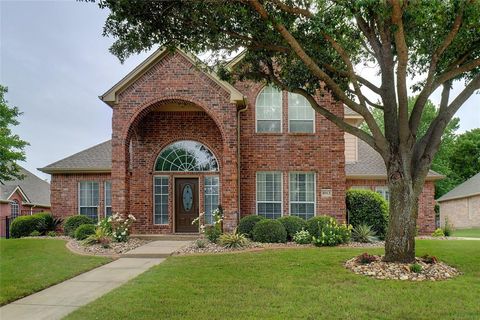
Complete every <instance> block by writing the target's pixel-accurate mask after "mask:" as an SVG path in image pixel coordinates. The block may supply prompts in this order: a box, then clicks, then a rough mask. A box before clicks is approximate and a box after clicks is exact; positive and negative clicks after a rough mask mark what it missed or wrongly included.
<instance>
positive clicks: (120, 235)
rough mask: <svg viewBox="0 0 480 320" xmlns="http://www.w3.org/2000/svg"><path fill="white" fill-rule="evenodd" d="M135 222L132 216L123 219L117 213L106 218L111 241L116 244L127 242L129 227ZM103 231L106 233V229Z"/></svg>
mask: <svg viewBox="0 0 480 320" xmlns="http://www.w3.org/2000/svg"><path fill="white" fill-rule="evenodd" d="M136 220H137V219H135V217H134V216H133V215H132V214H129V215H128V216H127V217H126V218H124V217H123V216H122V215H121V214H119V213H118V212H117V213H115V214H114V215H112V216H111V217H108V219H107V222H108V223H110V226H111V230H112V233H111V234H112V237H113V239H115V241H117V242H127V241H128V237H129V236H130V227H131V226H132V224H133V223H134V222H135V221H136ZM104 231H105V233H108V227H106V229H105V230H104Z"/></svg>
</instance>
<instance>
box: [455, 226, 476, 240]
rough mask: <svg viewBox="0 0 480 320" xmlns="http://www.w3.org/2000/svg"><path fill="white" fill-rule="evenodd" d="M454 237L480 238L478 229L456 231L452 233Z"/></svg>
mask: <svg viewBox="0 0 480 320" xmlns="http://www.w3.org/2000/svg"><path fill="white" fill-rule="evenodd" d="M452 235H453V236H454V237H466V238H480V228H472V229H457V230H455V231H453V234H452Z"/></svg>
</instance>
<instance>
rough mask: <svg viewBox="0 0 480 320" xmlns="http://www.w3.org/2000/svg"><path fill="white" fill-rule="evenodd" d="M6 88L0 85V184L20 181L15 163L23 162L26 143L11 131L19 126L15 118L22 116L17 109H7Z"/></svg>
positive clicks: (18, 169) (20, 176)
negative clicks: (13, 180) (13, 127)
mask: <svg viewBox="0 0 480 320" xmlns="http://www.w3.org/2000/svg"><path fill="white" fill-rule="evenodd" d="M7 92H8V89H7V87H4V86H2V85H0V184H1V183H3V182H4V181H8V180H12V179H15V178H17V179H21V178H23V176H22V175H21V174H20V166H19V165H18V164H17V161H24V160H25V151H24V148H25V146H27V145H28V143H27V142H25V141H23V140H21V139H20V137H19V136H18V135H16V134H13V133H12V131H11V129H10V128H11V127H12V126H16V125H18V124H19V122H18V120H17V118H18V117H19V116H20V115H21V114H22V113H21V112H20V111H19V110H18V108H17V107H9V106H8V101H7V100H6V99H5V94H6V93H7Z"/></svg>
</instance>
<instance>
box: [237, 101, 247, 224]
mask: <svg viewBox="0 0 480 320" xmlns="http://www.w3.org/2000/svg"><path fill="white" fill-rule="evenodd" d="M243 103H244V104H245V107H244V108H243V109H239V110H237V202H238V204H237V207H238V213H237V225H238V223H239V222H240V201H241V197H240V187H241V181H240V170H241V158H240V148H241V146H240V118H241V113H242V112H245V111H247V110H248V105H247V101H246V100H245V98H243Z"/></svg>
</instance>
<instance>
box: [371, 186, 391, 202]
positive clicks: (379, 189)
mask: <svg viewBox="0 0 480 320" xmlns="http://www.w3.org/2000/svg"><path fill="white" fill-rule="evenodd" d="M375 192H377V193H379V194H380V195H381V196H382V197H383V198H384V199H385V200H387V202H388V201H389V200H390V190H389V189H388V187H387V186H376V187H375Z"/></svg>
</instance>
